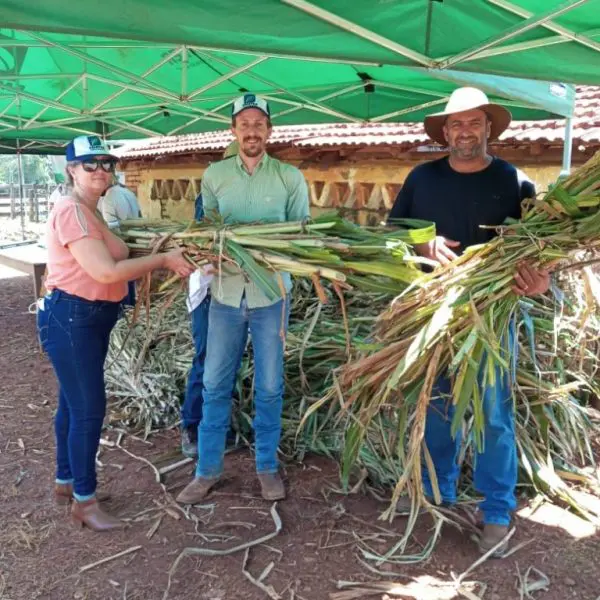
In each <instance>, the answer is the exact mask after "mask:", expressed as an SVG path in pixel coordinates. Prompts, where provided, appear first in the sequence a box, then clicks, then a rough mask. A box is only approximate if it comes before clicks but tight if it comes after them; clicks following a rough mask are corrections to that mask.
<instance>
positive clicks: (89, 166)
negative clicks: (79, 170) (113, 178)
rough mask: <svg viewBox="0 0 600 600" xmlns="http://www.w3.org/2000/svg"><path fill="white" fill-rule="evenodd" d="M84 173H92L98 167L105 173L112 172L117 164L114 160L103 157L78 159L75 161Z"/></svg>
mask: <svg viewBox="0 0 600 600" xmlns="http://www.w3.org/2000/svg"><path fill="white" fill-rule="evenodd" d="M77 162H78V163H79V164H80V165H81V166H82V167H83V170H84V171H85V172H86V173H94V172H95V171H97V170H98V169H99V168H100V169H102V170H103V171H104V172H105V173H114V172H115V167H116V165H117V163H116V161H114V160H112V159H110V158H105V159H103V160H100V159H97V158H90V159H88V160H80V161H77Z"/></svg>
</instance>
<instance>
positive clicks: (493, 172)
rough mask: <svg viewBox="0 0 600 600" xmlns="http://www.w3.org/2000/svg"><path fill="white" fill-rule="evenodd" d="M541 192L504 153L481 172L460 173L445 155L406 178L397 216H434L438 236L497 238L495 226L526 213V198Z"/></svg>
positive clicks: (471, 241)
mask: <svg viewBox="0 0 600 600" xmlns="http://www.w3.org/2000/svg"><path fill="white" fill-rule="evenodd" d="M534 196H535V187H534V185H533V183H532V182H531V181H530V180H529V179H527V177H526V175H525V174H524V173H522V172H521V171H519V170H518V169H517V168H516V167H514V166H513V165H511V164H510V163H508V162H506V161H505V160H502V159H500V158H493V159H492V162H491V163H490V164H489V165H488V166H487V167H486V168H485V169H483V170H481V171H477V172H475V173H459V172H458V171H455V170H454V169H453V168H452V167H451V166H450V163H449V161H448V157H447V156H446V157H444V158H440V159H438V160H434V161H431V162H427V163H424V164H422V165H419V166H418V167H415V168H414V169H413V170H412V171H411V172H410V173H409V175H408V177H407V178H406V181H405V182H404V185H403V186H402V189H401V190H400V192H399V194H398V196H397V198H396V201H395V202H394V206H393V208H392V210H391V212H390V214H389V217H388V221H390V220H391V219H399V218H409V219H425V220H427V221H433V222H434V223H435V225H436V230H437V234H438V235H442V236H444V237H446V238H450V239H451V240H455V241H457V242H460V244H461V246H460V249H459V252H462V251H463V250H464V249H465V248H466V247H467V246H472V245H475V244H481V243H484V242H488V241H489V240H490V239H492V238H493V237H494V236H495V235H496V232H495V231H494V230H493V229H482V228H481V227H480V226H481V225H501V224H502V223H503V222H504V220H505V219H506V218H508V217H513V218H516V219H518V218H520V216H521V201H522V200H523V199H524V198H531V197H534Z"/></svg>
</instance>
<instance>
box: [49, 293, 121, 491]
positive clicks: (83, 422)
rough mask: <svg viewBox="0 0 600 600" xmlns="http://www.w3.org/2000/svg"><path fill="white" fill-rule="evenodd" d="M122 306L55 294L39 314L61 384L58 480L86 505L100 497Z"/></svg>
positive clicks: (56, 425) (57, 423)
mask: <svg viewBox="0 0 600 600" xmlns="http://www.w3.org/2000/svg"><path fill="white" fill-rule="evenodd" d="M119 312H120V302H104V301H90V300H85V299H83V298H79V297H77V296H72V295H70V294H67V293H65V292H62V291H60V290H53V291H52V292H51V293H50V294H48V295H47V296H46V297H45V298H44V309H43V310H39V311H38V314H37V323H38V334H39V338H40V343H41V345H42V348H43V349H44V351H45V352H46V353H47V354H48V357H49V358H50V361H51V363H52V366H53V367H54V372H55V373H56V377H57V379H58V385H59V395H58V409H57V411H56V416H55V419H54V429H55V433H56V479H57V481H59V482H61V483H70V482H72V483H73V491H74V496H75V498H76V499H77V500H80V501H84V500H87V499H89V498H92V497H93V496H94V495H95V493H96V452H97V451H98V445H99V443H100V432H101V430H102V422H103V420H104V413H105V411H106V392H105V389H104V361H105V359H106V354H107V352H108V344H109V338H110V332H111V330H112V328H113V327H114V325H115V323H116V322H117V319H118V317H119Z"/></svg>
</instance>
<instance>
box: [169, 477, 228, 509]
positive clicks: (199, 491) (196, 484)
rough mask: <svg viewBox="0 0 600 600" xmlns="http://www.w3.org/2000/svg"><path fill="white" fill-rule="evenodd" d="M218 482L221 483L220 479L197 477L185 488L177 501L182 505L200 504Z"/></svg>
mask: <svg viewBox="0 0 600 600" xmlns="http://www.w3.org/2000/svg"><path fill="white" fill-rule="evenodd" d="M217 481H219V478H218V477H195V478H194V479H193V481H192V482H191V483H188V484H187V485H186V486H185V487H184V488H183V490H182V491H181V492H180V493H179V495H178V496H177V498H175V500H177V502H179V503H180V504H198V502H201V501H202V500H204V498H206V496H207V495H208V492H210V490H211V489H212V488H213V486H214V485H215V483H217Z"/></svg>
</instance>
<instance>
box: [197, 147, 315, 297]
mask: <svg viewBox="0 0 600 600" xmlns="http://www.w3.org/2000/svg"><path fill="white" fill-rule="evenodd" d="M202 200H203V205H204V213H205V215H207V216H208V217H209V218H210V216H211V213H214V212H215V211H216V212H218V213H219V214H220V215H221V217H222V218H223V220H224V221H225V223H230V224H234V223H256V222H261V223H281V222H284V221H301V220H302V219H305V218H307V217H309V216H310V210H309V205H308V187H307V185H306V181H305V179H304V175H302V173H301V172H300V170H299V169H297V168H296V167H294V166H292V165H288V164H286V163H282V162H281V161H279V160H277V159H275V158H272V157H270V156H269V155H268V154H265V155H264V156H263V157H262V159H261V161H260V162H259V163H258V165H257V166H256V168H255V169H254V171H253V172H252V175H250V174H249V173H248V171H247V170H246V167H245V166H244V163H243V162H242V159H241V158H240V157H239V156H233V157H231V158H227V159H225V160H222V161H219V162H217V163H213V164H212V165H211V166H210V167H208V169H206V171H205V172H204V176H203V177H202ZM274 277H276V276H275V275H274ZM281 277H282V279H283V282H284V284H285V287H286V290H287V291H290V289H291V278H290V276H289V274H288V273H282V274H281ZM244 293H245V294H246V301H247V302H248V307H249V308H259V307H263V306H270V305H271V304H274V302H273V301H272V300H269V298H267V296H265V294H264V293H263V292H262V291H261V289H260V288H259V287H258V286H257V285H256V284H254V283H252V282H251V281H246V280H245V278H244V275H243V274H241V273H237V274H234V275H229V274H225V273H224V272H223V273H222V274H221V276H219V275H215V277H214V279H213V281H212V284H211V294H212V296H213V298H215V299H216V300H217V301H218V302H221V303H223V304H227V305H229V306H240V303H241V301H242V296H243V295H244Z"/></svg>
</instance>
